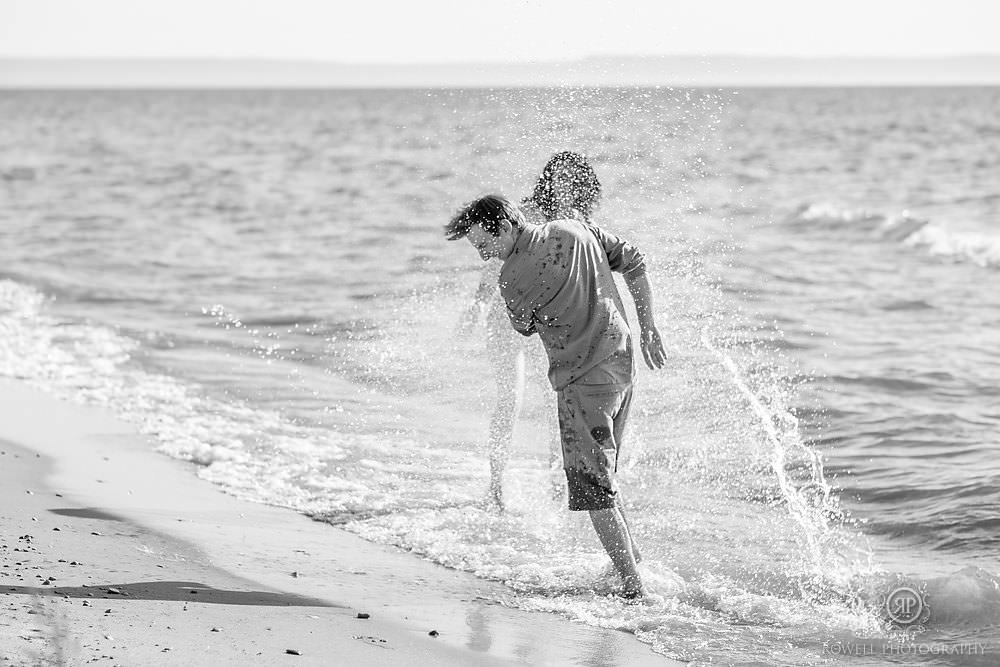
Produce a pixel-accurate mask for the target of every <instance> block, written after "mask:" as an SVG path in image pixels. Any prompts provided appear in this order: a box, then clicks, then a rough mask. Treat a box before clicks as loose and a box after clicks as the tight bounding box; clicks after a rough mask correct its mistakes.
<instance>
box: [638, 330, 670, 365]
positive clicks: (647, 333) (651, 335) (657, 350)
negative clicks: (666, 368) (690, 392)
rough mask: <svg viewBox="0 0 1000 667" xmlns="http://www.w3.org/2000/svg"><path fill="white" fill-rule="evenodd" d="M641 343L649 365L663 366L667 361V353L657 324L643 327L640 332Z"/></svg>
mask: <svg viewBox="0 0 1000 667" xmlns="http://www.w3.org/2000/svg"><path fill="white" fill-rule="evenodd" d="M639 345H640V347H641V348H642V358H643V359H645V360H646V365H647V366H649V367H650V368H653V369H656V368H663V364H664V363H666V361H667V353H666V351H665V350H664V349H663V341H662V340H660V332H659V331H657V329H656V325H655V324H651V325H649V326H647V327H645V328H644V329H642V331H641V332H640V333H639Z"/></svg>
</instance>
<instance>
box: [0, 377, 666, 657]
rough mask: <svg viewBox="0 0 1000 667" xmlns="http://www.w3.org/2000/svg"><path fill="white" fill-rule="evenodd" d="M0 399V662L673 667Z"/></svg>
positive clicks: (140, 449) (594, 631)
mask: <svg viewBox="0 0 1000 667" xmlns="http://www.w3.org/2000/svg"><path fill="white" fill-rule="evenodd" d="M0 405H2V406H3V413H4V419H3V422H2V425H0V462H2V463H0V508H2V509H0V535H2V542H0V592H2V593H3V596H2V599H0V610H2V611H0V664H11V665H36V664H53V665H62V664H71V665H76V664H90V663H97V664H110V665H150V664H157V665H195V664H208V663H209V662H211V663H212V664H215V665H246V664H261V665H265V664H266V665H273V664H303V665H305V664H310V665H328V664H358V665H376V664H379V665H381V664H386V665H389V664H391V665H396V664H400V665H406V664H434V665H468V664H484V665H487V664H581V665H594V666H598V665H641V664H660V665H662V664H680V663H675V662H672V661H669V660H667V659H665V658H662V657H661V656H658V655H656V654H654V653H653V652H652V651H650V649H649V648H648V647H647V646H645V645H643V644H641V643H640V642H639V641H637V640H636V639H635V638H634V637H632V636H630V635H628V634H626V633H622V632H618V631H611V630H603V629H600V628H595V627H588V626H584V625H581V624H574V623H571V622H569V621H567V620H565V619H562V618H560V617H557V616H554V615H549V614H541V613H530V612H524V611H518V610H514V609H509V608H507V607H504V606H503V605H502V604H501V603H502V601H503V600H504V599H505V598H506V597H509V596H510V591H509V590H507V589H505V588H504V587H503V586H501V585H499V584H495V583H493V582H488V581H483V580H480V579H476V578H475V577H473V576H471V575H468V574H466V573H462V572H457V571H453V570H449V569H446V568H443V567H440V566H437V565H434V564H431V563H429V562H426V561H423V560H421V559H419V558H418V557H416V556H414V555H412V554H407V553H404V552H402V551H399V550H394V549H391V548H388V547H383V546H380V545H375V544H371V543H368V542H365V541H364V540H361V539H360V538H357V537H355V536H353V535H350V534H348V533H346V532H344V531H342V530H339V529H337V528H334V527H331V526H328V525H324V524H320V523H317V522H314V521H311V520H310V519H308V518H307V517H304V516H302V515H299V514H297V513H294V512H291V511H289V510H285V509H281V508H274V507H267V506H264V505H260V504H256V503H251V502H246V501H242V500H240V499H238V498H235V497H233V496H230V495H226V494H223V493H221V492H220V491H218V490H217V489H216V488H215V487H214V486H213V485H211V484H210V483H208V482H205V481H203V480H200V479H199V478H197V477H196V475H195V471H194V470H193V465H191V464H185V463H183V462H179V461H176V460H172V459H169V458H167V457H165V456H162V455H160V454H157V453H156V452H154V451H153V446H152V443H151V442H149V441H148V440H147V439H146V438H144V437H143V436H141V435H139V434H138V433H137V432H135V431H134V430H133V429H132V428H131V427H130V426H129V425H127V424H124V423H122V422H120V421H118V420H116V419H115V418H113V417H112V416H111V415H110V414H108V413H106V412H104V411H103V410H101V409H98V408H93V407H81V406H77V405H73V404H68V403H65V402H62V401H59V400H57V399H55V398H52V397H50V396H48V395H46V394H44V393H42V392H40V391H38V390H36V389H34V388H32V387H30V386H28V385H27V384H26V383H21V382H17V381H3V382H0Z"/></svg>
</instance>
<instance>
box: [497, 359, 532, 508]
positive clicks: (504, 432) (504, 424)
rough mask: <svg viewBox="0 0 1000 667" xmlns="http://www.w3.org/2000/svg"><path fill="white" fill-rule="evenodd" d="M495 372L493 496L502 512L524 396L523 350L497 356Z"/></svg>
mask: <svg viewBox="0 0 1000 667" xmlns="http://www.w3.org/2000/svg"><path fill="white" fill-rule="evenodd" d="M493 374H494V375H495V376H496V382H497V402H496V407H494V409H493V417H492V418H491V419H490V433H489V453H490V498H491V499H492V501H493V502H494V503H495V504H496V506H497V508H498V509H499V510H500V511H501V512H502V511H504V509H505V506H504V500H503V473H504V470H506V468H507V461H508V460H509V458H510V444H511V439H512V437H513V435H514V422H515V420H516V419H517V416H518V414H519V413H520V412H521V401H522V399H523V397H524V353H523V352H521V351H520V350H516V351H508V354H504V355H503V357H502V358H500V359H497V360H496V362H495V364H494V367H493Z"/></svg>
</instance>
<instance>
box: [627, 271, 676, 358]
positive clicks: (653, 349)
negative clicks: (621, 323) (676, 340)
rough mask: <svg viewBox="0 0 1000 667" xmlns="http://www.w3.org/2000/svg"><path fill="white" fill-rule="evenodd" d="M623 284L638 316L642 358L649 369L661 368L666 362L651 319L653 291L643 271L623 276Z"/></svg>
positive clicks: (665, 355)
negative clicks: (633, 302)
mask: <svg viewBox="0 0 1000 667" xmlns="http://www.w3.org/2000/svg"><path fill="white" fill-rule="evenodd" d="M625 284H626V285H627V286H628V291H629V293H630V294H631V295H632V300H633V301H635V312H636V315H638V316H639V345H640V347H641V348H642V358H643V359H645V360H646V365H647V366H649V367H650V368H662V367H663V364H664V363H665V362H666V360H667V353H666V351H665V350H664V349H663V341H662V340H661V339H660V332H659V330H658V329H657V328H656V322H655V321H654V319H653V290H652V288H651V287H650V285H649V278H648V277H647V276H646V272H645V271H644V270H639V271H631V272H629V273H626V274H625Z"/></svg>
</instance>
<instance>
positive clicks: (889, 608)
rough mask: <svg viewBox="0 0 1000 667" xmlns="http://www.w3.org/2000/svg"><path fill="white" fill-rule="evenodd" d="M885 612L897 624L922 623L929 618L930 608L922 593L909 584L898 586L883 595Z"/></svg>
mask: <svg viewBox="0 0 1000 667" xmlns="http://www.w3.org/2000/svg"><path fill="white" fill-rule="evenodd" d="M883 609H884V610H885V613H886V614H888V616H889V618H890V619H891V620H892V621H893V622H894V623H896V624H897V625H913V624H914V623H918V622H920V623H923V622H925V621H927V620H928V619H929V618H930V609H928V608H927V603H926V602H925V601H924V597H923V595H921V594H920V591H918V590H917V589H915V588H911V587H910V586H899V587H898V588H895V589H893V590H892V591H891V592H890V593H889V594H888V595H887V596H885V604H884V605H883Z"/></svg>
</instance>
